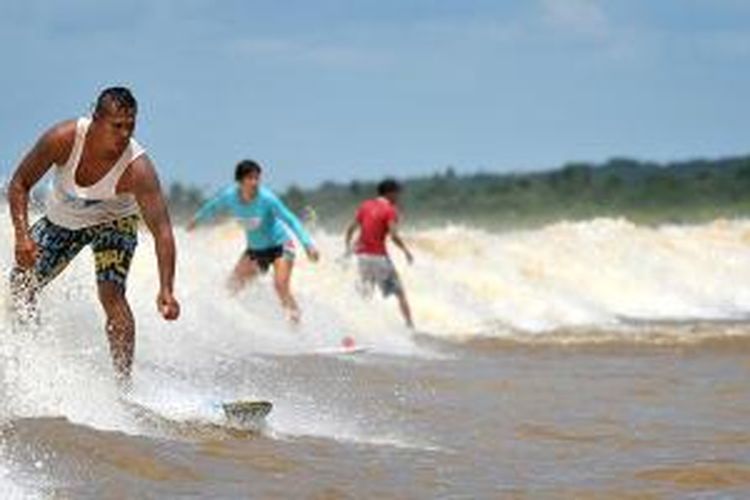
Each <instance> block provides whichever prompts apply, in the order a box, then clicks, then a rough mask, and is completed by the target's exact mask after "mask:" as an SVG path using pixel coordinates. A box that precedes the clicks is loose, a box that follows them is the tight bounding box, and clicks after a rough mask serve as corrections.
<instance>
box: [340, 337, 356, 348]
mask: <svg viewBox="0 0 750 500" xmlns="http://www.w3.org/2000/svg"><path fill="white" fill-rule="evenodd" d="M341 345H342V346H343V347H346V348H347V349H351V348H353V347H354V339H353V338H352V337H350V336H348V335H347V336H346V337H344V338H343V339H341Z"/></svg>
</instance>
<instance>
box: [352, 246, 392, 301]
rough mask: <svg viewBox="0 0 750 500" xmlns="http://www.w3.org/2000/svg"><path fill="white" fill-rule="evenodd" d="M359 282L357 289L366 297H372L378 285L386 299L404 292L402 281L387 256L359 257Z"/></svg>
mask: <svg viewBox="0 0 750 500" xmlns="http://www.w3.org/2000/svg"><path fill="white" fill-rule="evenodd" d="M357 263H358V267H359V281H358V282H357V288H358V289H359V291H360V293H361V294H362V295H365V296H370V295H372V291H373V288H375V286H376V285H377V287H378V288H380V291H381V292H382V294H383V296H384V297H388V296H389V295H398V294H400V293H401V292H402V291H403V287H402V285H401V279H400V278H399V276H398V273H397V272H396V268H395V267H394V266H393V262H391V259H389V258H388V256H386V255H358V256H357Z"/></svg>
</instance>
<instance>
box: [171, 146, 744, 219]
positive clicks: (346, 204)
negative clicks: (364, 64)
mask: <svg viewBox="0 0 750 500" xmlns="http://www.w3.org/2000/svg"><path fill="white" fill-rule="evenodd" d="M400 180H401V181H402V183H403V185H404V187H405V192H404V195H403V200H402V205H403V210H404V213H405V219H406V221H408V223H409V224H411V225H414V224H416V225H435V224H445V223H448V222H454V223H469V224H472V225H477V226H481V227H486V228H503V227H530V226H538V225H543V224H548V223H552V222H556V221H560V220H583V219H590V218H594V217H627V218H629V219H631V220H633V221H634V222H638V223H645V224H658V223H699V222H704V221H707V220H712V219H716V218H732V217H750V156H741V157H733V158H724V159H718V160H691V161H682V162H673V163H668V164H659V163H654V162H642V161H637V160H631V159H612V160H610V161H608V162H606V163H604V164H591V163H570V164H567V165H565V166H563V167H562V168H559V169H556V170H550V171H544V172H533V173H513V174H498V173H487V172H478V173H474V174H457V173H456V172H455V171H454V170H453V169H452V168H450V167H449V168H446V169H444V170H443V171H441V172H438V173H435V174H433V175H430V176H424V177H415V178H409V179H400ZM376 183H377V181H351V182H348V183H335V182H325V183H323V184H321V185H320V186H318V187H316V188H312V189H300V188H298V187H295V186H292V187H290V188H288V189H287V190H286V192H285V193H283V198H284V200H285V201H286V202H287V204H288V205H289V206H290V208H292V209H293V210H294V211H295V212H297V213H298V214H302V215H307V216H309V215H310V214H314V216H315V219H316V221H317V223H319V224H320V225H322V226H324V227H329V228H332V229H340V228H341V227H342V226H343V225H345V224H346V223H347V222H348V221H349V220H350V219H351V217H352V216H353V213H354V210H355V209H356V207H357V205H358V204H359V202H360V201H361V200H363V199H365V198H367V197H371V196H373V195H374V193H375V185H376ZM210 194H211V193H207V192H205V191H204V190H202V189H200V188H197V187H195V186H190V185H184V184H181V183H173V184H171V185H170V186H169V187H168V189H167V196H168V201H169V204H170V208H171V212H172V214H173V218H174V219H175V220H176V221H177V222H184V221H186V220H187V219H188V218H189V217H190V216H191V215H192V214H193V213H194V212H195V211H196V210H197V209H198V207H199V206H200V205H201V204H202V203H203V202H204V201H205V199H206V197H207V196H209V195H210Z"/></svg>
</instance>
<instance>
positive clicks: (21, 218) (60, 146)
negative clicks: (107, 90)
mask: <svg viewBox="0 0 750 500" xmlns="http://www.w3.org/2000/svg"><path fill="white" fill-rule="evenodd" d="M72 127H73V130H74V129H75V124H74V123H72ZM70 132H71V122H65V123H62V124H60V125H57V126H55V127H53V128H51V129H50V130H48V131H47V132H46V133H45V134H44V135H43V136H42V137H40V138H39V140H38V141H37V143H36V144H35V145H34V147H33V148H31V151H29V152H28V153H26V156H24V158H23V160H21V163H20V164H19V165H18V167H17V168H16V171H15V172H14V173H13V177H12V178H11V181H10V184H9V185H8V201H9V204H10V215H11V218H12V220H13V228H14V229H15V236H16V245H15V253H16V264H17V265H18V266H19V267H22V268H30V267H32V266H33V265H34V260H35V253H36V245H35V244H34V242H33V241H32V239H31V236H30V235H29V192H30V191H31V188H33V187H34V185H35V184H36V183H37V182H39V179H41V178H42V177H44V174H45V173H47V171H48V170H49V169H50V167H52V165H53V164H54V163H61V162H62V161H64V154H65V149H66V148H65V142H66V141H65V139H66V135H69V134H70ZM61 160H62V161H61Z"/></svg>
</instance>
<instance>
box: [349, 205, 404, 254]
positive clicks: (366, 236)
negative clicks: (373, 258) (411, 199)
mask: <svg viewBox="0 0 750 500" xmlns="http://www.w3.org/2000/svg"><path fill="white" fill-rule="evenodd" d="M357 222H359V241H357V247H356V253H363V254H368V255H386V254H387V252H386V249H385V238H386V237H387V236H388V226H389V225H390V224H391V223H392V222H398V210H397V209H396V206H395V205H394V204H393V203H391V202H390V201H388V200H386V199H385V198H373V199H371V200H366V201H364V202H362V204H361V205H360V206H359V209H358V210H357Z"/></svg>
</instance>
